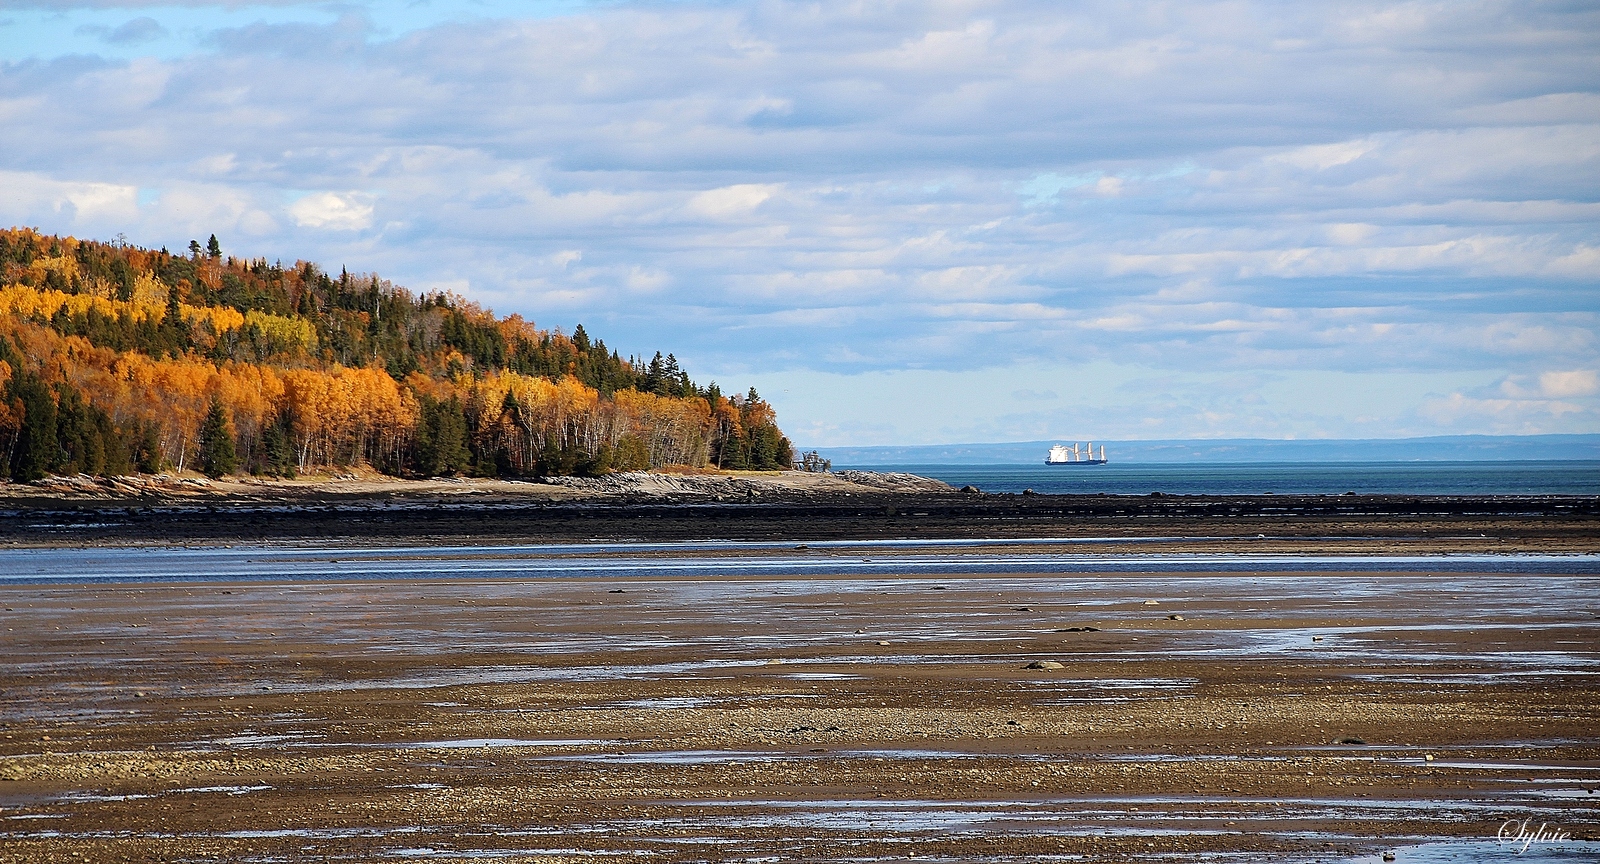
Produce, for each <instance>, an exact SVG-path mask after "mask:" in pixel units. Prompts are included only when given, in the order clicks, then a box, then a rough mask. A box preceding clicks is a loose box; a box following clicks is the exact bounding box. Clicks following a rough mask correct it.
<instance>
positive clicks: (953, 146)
mask: <svg viewBox="0 0 1600 864" xmlns="http://www.w3.org/2000/svg"><path fill="white" fill-rule="evenodd" d="M1597 57H1600V4H1596V3H1592V2H1591V3H1584V2H1539V0H1508V2H1469V0H1460V2H1449V3H1445V2H1429V3H1347V2H1326V3H1289V2H1249V0H1235V2H1185V3H1162V2H1151V3H1137V4H1130V3H1125V2H1094V0H1084V2H1073V0H1015V2H1006V0H962V2H957V0H916V2H909V0H908V2H898V0H882V2H871V0H836V2H776V0H773V2H736V0H723V2H669V0H655V2H584V0H549V2H541V0H523V2H513V0H484V2H442V0H434V2H429V0H417V2H410V0H372V2H363V0H345V2H315V3H306V2H296V0H281V2H264V3H254V2H237V3H234V2H228V3H211V2H206V0H183V2H170V0H167V2H145V0H0V222H4V223H7V224H14V225H30V226H34V227H38V228H40V229H42V230H44V231H47V232H52V233H63V234H73V235H75V236H80V237H92V238H97V239H112V238H115V237H117V236H118V235H122V236H123V237H125V238H126V240H127V242H130V243H134V244H137V245H141V246H149V247H160V246H166V247H168V248H171V249H175V250H176V249H181V248H186V247H187V245H188V242H189V240H190V239H200V240H201V241H202V242H203V241H204V240H205V238H206V237H207V236H208V235H210V234H212V233H215V234H216V235H217V237H218V239H219V240H220V241H221V242H222V245H223V248H224V250H225V252H227V253H229V254H233V255H238V256H240V257H248V258H256V257H265V258H267V259H269V260H273V259H277V260H282V261H284V262H286V263H288V262H292V261H294V260H296V259H305V260H311V261H316V262H319V263H321V264H323V265H324V266H325V267H327V268H329V269H331V270H334V271H337V270H338V269H339V268H340V267H347V268H349V269H350V270H351V271H352V272H363V273H364V272H376V273H379V274H381V275H382V276H383V277H385V278H388V279H391V280H393V281H394V282H396V283H397V284H401V285H405V286H407V287H409V288H411V289H413V290H418V291H432V290H450V291H455V292H457V293H459V294H462V295H465V296H466V297H468V298H470V299H472V300H475V301H478V302H480V303H483V304H485V305H487V306H489V307H491V308H493V309H494V310H495V311H497V312H499V313H501V314H508V313H512V312H516V313H520V314H522V315H523V316H524V317H526V318H529V319H531V320H533V321H535V322H536V323H538V324H539V325H540V326H545V327H561V328H563V329H564V330H566V331H568V332H570V330H571V328H572V326H573V325H575V324H577V323H582V324H584V325H585V327H586V329H588V330H589V331H590V332H591V333H594V334H596V335H598V336H600V337H602V338H604V339H605V340H606V341H607V343H608V344H609V345H611V346H612V347H615V348H617V349H619V350H621V351H622V353H623V354H624V355H626V354H629V353H640V354H649V353H653V352H654V351H656V350H661V351H664V352H665V351H671V352H673V353H675V354H676V356H677V357H678V358H679V360H680V361H681V362H682V363H683V364H684V366H685V368H687V369H688V370H689V371H690V373H691V374H692V375H693V376H694V378H695V379H696V380H697V381H699V382H701V383H705V382H707V381H711V380H715V381H717V382H718V383H719V384H721V385H722V386H723V388H724V389H725V390H740V391H742V390H744V389H745V388H747V387H750V386H755V387H756V388H758V389H759V391H760V392H761V393H762V395H763V396H765V397H767V398H768V399H770V400H771V401H772V402H773V403H774V404H775V406H776V407H777V409H778V411H779V419H780V422H781V423H782V425H783V427H784V428H785V430H786V431H787V432H788V433H789V435H790V437H791V438H793V439H794V440H795V441H796V443H798V444H800V445H802V446H828V445H832V446H839V445H873V444H930V443H951V442H971V441H1025V440H1042V439H1050V438H1057V439H1063V440H1087V439H1090V438H1093V439H1099V440H1105V439H1114V440H1127V439H1172V438H1209V437H1262V438H1315V437H1338V438H1388V437H1405V436H1419V435H1441V434H1469V433H1484V434H1535V433H1570V432H1600V334H1597V325H1600V62H1596V59H1595V58H1597Z"/></svg>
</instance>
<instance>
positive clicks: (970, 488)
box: [961, 486, 983, 495]
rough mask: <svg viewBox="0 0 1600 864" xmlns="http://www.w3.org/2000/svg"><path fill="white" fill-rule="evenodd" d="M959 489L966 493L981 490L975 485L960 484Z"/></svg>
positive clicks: (969, 493)
mask: <svg viewBox="0 0 1600 864" xmlns="http://www.w3.org/2000/svg"><path fill="white" fill-rule="evenodd" d="M961 491H962V492H965V493H967V494H968V495H971V494H973V493H974V492H981V491H983V490H981V489H979V488H978V487H976V486H962V487H961Z"/></svg>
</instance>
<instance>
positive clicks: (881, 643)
mask: <svg viewBox="0 0 1600 864" xmlns="http://www.w3.org/2000/svg"><path fill="white" fill-rule="evenodd" d="M878 644H879V645H888V644H889V640H887V639H879V640H878Z"/></svg>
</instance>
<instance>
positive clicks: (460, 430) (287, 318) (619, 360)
mask: <svg viewBox="0 0 1600 864" xmlns="http://www.w3.org/2000/svg"><path fill="white" fill-rule="evenodd" d="M791 450H792V448H791V446H790V444H789V441H788V440H787V439H786V438H784V437H783V434H782V433H781V432H780V431H779V429H778V426H777V424H776V418H775V415H774V413H773V410H772V408H771V406H770V405H769V404H768V403H766V402H765V401H764V400H762V399H761V398H760V397H759V396H758V395H757V394H756V391H755V390H754V389H753V388H752V389H751V390H749V391H748V392H747V393H742V394H735V395H732V396H725V395H723V394H722V392H721V391H720V390H719V389H718V387H717V386H716V384H714V383H713V384H710V385H708V386H705V387H700V386H698V385H696V384H695V383H694V382H693V381H691V380H690V378H689V376H688V374H687V373H686V372H684V370H682V369H681V368H679V364H678V361H677V360H676V358H675V357H673V355H671V354H668V355H666V356H665V357H663V356H662V355H661V354H660V353H656V354H655V355H654V356H653V357H651V358H650V359H649V360H644V359H642V358H638V357H628V358H624V357H622V356H620V355H619V354H618V352H617V351H615V350H613V349H610V348H608V347H607V346H606V344H605V343H604V342H603V341H601V340H599V339H595V338H593V337H591V336H590V335H589V334H588V333H587V332H585V330H584V328H583V327H582V326H581V325H580V326H578V327H575V328H574V329H573V330H572V332H571V333H570V334H567V333H564V332H562V331H561V330H559V329H539V328H537V327H535V326H534V324H533V323H531V322H528V321H524V320H523V319H522V318H521V317H519V316H516V315H512V316H509V317H506V318H497V317H496V316H495V315H494V314H493V313H492V312H490V311H489V310H486V309H483V308H480V307H479V306H477V305H475V304H473V303H471V302H469V301H467V300H465V299H463V298H461V297H458V296H455V295H453V294H448V293H432V294H414V293H412V292H410V291H408V290H406V289H405V288H402V287H398V286H396V285H393V284H391V283H389V282H388V281H386V280H383V279H380V278H379V277H377V276H376V275H370V274H362V275H355V274H351V273H348V272H344V271H342V270H341V272H340V273H338V274H337V275H334V274H331V273H328V272H325V271H323V270H322V269H320V268H319V267H317V266H316V265H315V264H311V263H308V262H304V261H300V262H296V263H295V264H294V265H293V266H286V265H284V264H282V263H280V262H274V263H270V264H269V263H268V262H267V261H266V260H264V259H253V260H241V259H238V258H234V257H232V256H225V255H224V254H223V251H222V249H221V246H220V244H219V243H218V242H217V239H216V238H215V237H214V236H213V237H211V238H210V239H209V241H208V242H207V243H205V244H202V243H200V242H198V241H192V242H191V243H190V244H189V247H188V248H187V249H186V250H182V251H180V252H179V253H177V254H173V253H170V252H168V251H167V250H166V249H161V250H159V251H152V250H148V249H141V248H136V247H133V246H129V245H126V244H125V243H121V242H114V243H105V242H95V241H88V240H79V239H75V238H72V237H55V236H48V235H42V234H39V233H38V232H36V231H33V230H30V229H25V228H13V229H0V452H3V454H4V456H5V459H6V463H5V465H6V468H7V470H8V471H9V474H10V476H11V478H13V479H15V480H20V481H31V480H36V479H39V478H41V477H44V476H46V475H48V474H80V473H81V474H90V475H102V476H107V475H116V474H128V473H134V472H144V473H155V472H160V471H185V470H194V471H200V472H203V473H205V474H208V475H210V476H213V477H220V476H223V475H228V474H235V473H248V474H254V475H271V476H281V477H289V476H294V475H296V474H300V473H307V472H318V471H323V470H329V469H341V468H345V467H348V466H366V467H369V468H371V469H373V470H377V471H381V472H384V473H387V474H391V475H396V476H409V477H431V476H440V475H456V474H461V475H473V476H502V477H537V476H543V475H554V474H588V475H594V474H604V473H608V472H612V471H624V470H635V469H643V468H653V467H664V466H673V465H682V466H692V467H718V468H725V469H771V468H786V467H788V466H789V464H790V460H791V458H792V452H791Z"/></svg>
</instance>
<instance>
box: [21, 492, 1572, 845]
mask: <svg viewBox="0 0 1600 864" xmlns="http://www.w3.org/2000/svg"><path fill="white" fill-rule="evenodd" d="M1429 518H1430V519H1432V518H1439V519H1442V520H1443V521H1444V522H1449V521H1450V520H1451V519H1455V518H1457V517H1429ZM1459 518H1461V519H1476V520H1480V522H1481V523H1483V524H1487V523H1488V522H1491V521H1493V522H1495V523H1496V524H1499V525H1501V526H1502V528H1503V531H1502V532H1499V536H1502V537H1510V538H1513V539H1514V544H1513V545H1514V546H1515V548H1518V549H1521V550H1522V551H1524V552H1550V551H1556V552H1561V553H1563V554H1561V555H1504V554H1501V553H1500V552H1499V549H1501V548H1503V546H1504V544H1501V543H1494V544H1493V546H1490V547H1489V548H1488V550H1486V549H1485V547H1484V538H1482V537H1471V538H1468V535H1467V534H1466V533H1464V532H1461V531H1457V532H1456V534H1455V535H1453V536H1457V537H1458V539H1454V540H1450V539H1441V538H1439V537H1438V535H1437V534H1435V535H1433V536H1431V537H1429V536H1427V535H1425V534H1423V533H1422V529H1420V528H1419V527H1418V522H1412V523H1410V524H1409V526H1408V529H1409V530H1408V531H1402V530H1398V529H1396V528H1395V527H1394V526H1393V525H1392V524H1379V525H1368V526H1367V530H1366V532H1365V533H1358V534H1354V535H1353V536H1352V537H1344V538H1340V537H1331V538H1330V537H1326V536H1324V537H1323V539H1320V540H1319V539H1317V535H1314V534H1312V533H1311V532H1310V531H1309V530H1308V531H1306V532H1305V533H1303V534H1300V535H1295V534H1293V533H1292V532H1289V531H1286V530H1280V531H1276V532H1274V534H1275V535H1276V537H1277V540H1275V541H1274V543H1275V545H1274V547H1273V549H1274V550H1275V551H1271V552H1270V553H1266V552H1263V557H1261V558H1259V559H1247V558H1241V557H1240V553H1242V552H1248V551H1249V550H1250V549H1262V550H1264V549H1265V547H1260V546H1256V547H1251V546H1250V545H1249V544H1251V543H1257V544H1259V543H1260V542H1261V538H1258V537H1252V536H1250V535H1249V534H1245V533H1243V532H1237V533H1234V534H1232V535H1226V536H1218V535H1217V534H1216V533H1213V534H1212V535H1210V536H1208V537H1200V538H1195V537H1182V536H1178V537H1167V536H1166V535H1163V534H1161V533H1160V532H1159V531H1158V530H1156V529H1154V528H1149V529H1147V528H1137V529H1135V528H1130V529H1129V530H1127V531H1125V532H1122V534H1120V535H1117V536H1103V537H1099V538H1095V537H1082V538H1080V542H1078V543H1037V542H1035V543H1014V544H1004V543H1001V544H995V543H987V544H953V545H952V544H934V545H918V544H900V545H892V544H872V543H857V544H851V543H829V544H820V545H819V544H816V543H814V542H811V543H805V544H800V543H785V544H777V543H769V544H723V545H707V544H695V545H691V546H680V545H673V544H660V545H646V546H632V545H616V546H611V547H600V548H595V547H580V548H572V547H557V548H548V547H541V548H515V549H512V548H486V547H483V546H479V545H472V546H468V547H466V548H463V549H459V550H451V549H442V550H441V549H434V550H426V549H409V550H408V549H404V548H382V547H378V548H374V549H372V550H369V551H362V549H358V548H353V547H351V546H349V545H334V546H330V547H324V548H309V547H307V546H306V545H305V544H303V543H302V544H298V545H296V544H285V543H283V542H278V543H275V544H269V545H268V546H265V547H261V548H259V549H256V548H237V549H220V548H217V547H207V548H196V549H192V550H185V549H181V548H158V549H152V548H144V549H130V550H106V549H103V548H87V549H81V550H75V549H72V548H54V549H52V548H39V549H33V550H27V549H20V550H10V551H5V552H0V576H3V577H5V578H8V579H11V580H13V581H12V582H11V583H10V584H0V601H3V605H4V608H5V612H4V618H3V622H0V623H3V632H0V655H3V656H4V657H5V658H7V660H6V663H5V665H4V666H3V667H0V723H3V724H4V725H3V728H0V861H120V860H126V861H200V860H250V861H256V860H259V861H320V860H327V859H340V860H354V861H396V860H411V859H414V858H426V859H437V860H451V859H478V858H491V859H494V860H507V861H541V862H544V861H590V860H595V859H596V857H597V856H601V857H602V860H639V861H706V860H712V861H724V860H738V861H747V860H783V861H790V860H830V861H831V860H852V861H878V860H905V859H908V858H910V857H912V856H916V857H917V858H918V859H934V860H940V861H1038V860H1093V861H1130V860H1162V861H1173V860H1178V861H1184V860H1215V859H1217V858H1224V857H1226V858H1229V859H1230V860H1263V861H1267V860H1271V861H1280V860H1305V861H1334V860H1371V861H1378V860H1379V858H1378V856H1379V855H1380V854H1381V853H1382V852H1383V851H1385V850H1394V851H1395V852H1396V853H1397V857H1398V860H1399V861H1402V862H1404V861H1436V860H1460V861H1477V860H1481V861H1488V860H1502V859H1504V858H1506V857H1507V856H1509V855H1512V854H1513V853H1514V852H1515V848H1513V847H1509V846H1507V845H1503V844H1500V843H1497V842H1496V840H1495V836H1496V832H1497V831H1498V830H1499V829H1500V828H1501V826H1502V825H1504V824H1505V823H1506V822H1507V821H1508V820H1518V821H1520V820H1524V819H1526V820H1531V823H1530V826H1531V827H1532V828H1537V826H1538V825H1540V824H1546V825H1548V826H1550V827H1551V828H1552V829H1556V830H1561V831H1565V832H1567V833H1569V834H1571V835H1573V838H1572V839H1570V840H1568V841H1566V842H1564V843H1561V844H1556V845H1553V846H1550V845H1535V846H1532V847H1530V849H1529V850H1528V852H1527V854H1526V855H1525V856H1523V857H1524V858H1532V857H1533V856H1534V855H1535V854H1536V853H1540V852H1541V851H1543V853H1544V854H1545V855H1546V856H1547V857H1546V858H1545V859H1544V860H1556V859H1557V858H1559V859H1560V860H1593V859H1594V858H1595V857H1596V856H1597V855H1600V849H1597V847H1600V843H1597V842H1594V841H1595V840H1596V839H1600V734H1597V730H1600V726H1597V725H1596V720H1595V718H1596V717H1600V687H1596V686H1595V685H1596V681H1597V678H1596V675H1597V673H1600V630H1597V628H1600V600H1597V599H1596V598H1600V561H1596V560H1595V559H1594V557H1593V554H1594V553H1595V552H1596V551H1597V550H1596V549H1595V548H1594V546H1595V545H1596V544H1595V533H1594V532H1593V531H1592V530H1588V529H1585V528H1584V527H1583V525H1582V523H1581V521H1580V522H1562V521H1561V520H1558V519H1550V518H1543V517H1540V518H1525V517H1519V516H1516V515H1515V514H1511V515H1507V514H1505V513H1490V514H1489V515H1487V516H1483V515H1470V514H1469V515H1466V516H1460V517H1459ZM1129 521H1130V522H1132V521H1133V520H1129ZM1422 521H1424V522H1425V524H1435V523H1433V522H1426V520H1422ZM1164 524H1170V523H1164ZM1211 524H1212V525H1213V526H1216V525H1218V524H1220V523H1217V522H1213V523H1211ZM1234 524H1236V523H1234ZM1275 524H1277V525H1278V526H1279V528H1280V529H1281V528H1282V527H1283V526H1284V525H1285V524H1286V523H1285V522H1281V521H1280V522H1278V523H1275ZM1454 524H1455V527H1457V528H1459V527H1460V523H1459V522H1457V523H1454ZM1058 527H1059V526H1058ZM1321 527H1323V528H1325V527H1326V526H1325V525H1322V526H1321ZM1263 533H1264V532H1263ZM1482 533H1487V532H1482ZM1140 535H1144V536H1142V537H1141V536H1140ZM1375 537H1377V538H1379V539H1377V540H1374V539H1373V538H1375ZM1540 538H1547V539H1546V540H1541V539H1540ZM1548 538H1557V539H1559V540H1560V543H1559V548H1557V549H1551V548H1549V547H1550V546H1551V545H1552V543H1551V542H1549V540H1548ZM102 539H103V538H102ZM1469 539H1470V542H1469ZM1489 539H1490V541H1491V542H1492V541H1494V540H1495V539H1497V537H1496V536H1495V535H1490V537H1489ZM1134 540H1139V541H1140V542H1133V541H1134ZM1084 541H1095V542H1093V543H1089V542H1084ZM1100 541H1107V542H1100ZM1474 543H1475V544H1478V545H1476V546H1472V545H1471V544H1474ZM1184 544H1190V545H1184ZM1207 544H1209V546H1208V545H1207ZM1351 544H1357V545H1351ZM1360 544H1366V545H1360ZM51 545H56V546H61V545H62V544H59V543H56V544H44V546H46V547H48V546H51ZM797 546H804V548H796V547H797ZM1469 546H1470V547H1471V550H1470V551H1472V553H1473V554H1472V557H1468V558H1457V557H1440V556H1438V555H1437V553H1438V552H1440V551H1456V552H1461V551H1468V549H1467V547H1469ZM291 547H292V548H291ZM1211 547H1217V548H1211ZM1279 547H1281V548H1279ZM1395 548H1403V549H1404V550H1406V553H1407V555H1408V556H1409V557H1405V558H1394V557H1389V558H1375V557H1372V556H1371V553H1372V552H1373V551H1375V550H1379V549H1387V550H1388V551H1389V553H1391V554H1392V553H1393V551H1394V549H1395ZM1197 549H1198V550H1200V551H1201V552H1203V553H1204V554H1194V553H1195V551H1196V550H1197ZM1206 549H1210V551H1205V550H1206ZM1309 553H1317V554H1318V555H1320V556H1321V557H1311V556H1310V554H1309ZM41 556H44V557H41ZM49 556H56V557H53V558H52V557H49ZM96 556H101V557H100V558H97V557H96ZM141 556H144V557H141ZM1207 556H1211V557H1207ZM118 561H122V562H124V563H125V567H124V568H123V572H120V573H116V572H109V571H108V568H114V567H115V564H116V562H118ZM107 562H110V563H109V564H108V563H107ZM574 562H576V563H577V564H578V565H581V566H590V565H595V566H598V567H599V568H600V569H596V570H591V571H584V572H583V573H582V574H581V575H573V573H572V572H571V570H570V567H571V566H572V565H573V564H574ZM486 568H487V569H486ZM45 570H48V571H51V572H49V573H45V572H41V571H45ZM380 571H381V576H382V578H359V579H358V578H355V577H357V576H365V577H371V576H373V575H375V574H377V573H379V572H380ZM53 576H54V577H56V578H68V579H71V580H73V581H70V582H57V583H41V582H38V581H33V580H38V579H43V578H52V577H53ZM173 576H183V577H186V578H187V579H189V580H190V581H171V577H173ZM219 577H221V578H219ZM286 577H290V578H286ZM103 579H111V580H124V581H109V582H107V581H94V580H103ZM1032 664H1038V665H1039V666H1043V667H1046V668H1026V667H1028V666H1030V665H1032ZM1056 664H1059V668H1056ZM1591 790H1593V791H1591ZM1235 855H1242V856H1243V857H1242V859H1239V858H1233V857H1232V856H1235ZM1452 856H1453V857H1452ZM1549 856H1554V857H1549Z"/></svg>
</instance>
